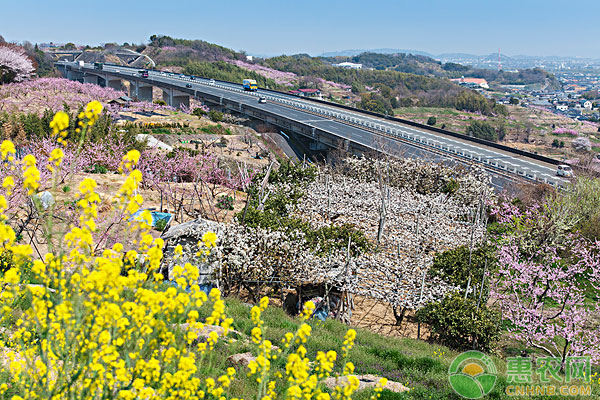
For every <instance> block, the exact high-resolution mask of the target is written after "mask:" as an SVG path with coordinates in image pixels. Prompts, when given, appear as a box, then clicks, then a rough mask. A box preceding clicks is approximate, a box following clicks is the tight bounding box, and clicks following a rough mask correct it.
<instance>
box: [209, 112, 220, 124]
mask: <svg viewBox="0 0 600 400" xmlns="http://www.w3.org/2000/svg"><path fill="white" fill-rule="evenodd" d="M208 117H209V118H210V120H211V121H213V122H221V121H223V113H222V112H220V111H216V110H210V111H209V112H208Z"/></svg>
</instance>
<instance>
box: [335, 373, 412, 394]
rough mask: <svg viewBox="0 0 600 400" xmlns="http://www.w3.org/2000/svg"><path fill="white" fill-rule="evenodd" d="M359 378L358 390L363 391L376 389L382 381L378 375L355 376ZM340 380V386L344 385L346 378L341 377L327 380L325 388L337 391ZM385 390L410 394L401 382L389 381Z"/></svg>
mask: <svg viewBox="0 0 600 400" xmlns="http://www.w3.org/2000/svg"><path fill="white" fill-rule="evenodd" d="M355 376H356V377H357V378H358V382H359V386H358V390H363V389H368V388H374V387H375V386H376V385H377V382H379V380H380V379H381V377H380V376H376V375H370V374H367V375H355ZM338 379H339V384H341V383H343V382H344V381H345V380H346V378H344V377H341V378H334V377H330V378H327V379H325V386H327V387H328V388H330V389H335V387H336V386H337V385H338ZM384 389H387V390H391V391H392V392H396V393H400V392H408V391H409V389H408V388H407V387H406V386H404V385H403V384H401V383H400V382H394V381H390V380H388V383H387V385H385V387H384Z"/></svg>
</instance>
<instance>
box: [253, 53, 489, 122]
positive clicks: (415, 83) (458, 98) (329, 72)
mask: <svg viewBox="0 0 600 400" xmlns="http://www.w3.org/2000/svg"><path fill="white" fill-rule="evenodd" d="M262 63H263V65H265V66H267V67H269V68H273V69H276V70H279V71H286V72H293V73H295V74H297V75H299V76H303V77H305V80H306V81H311V79H310V78H313V79H312V81H315V82H318V79H324V80H326V81H332V82H335V83H341V84H346V85H350V86H351V87H352V92H353V93H355V94H359V95H360V96H361V101H360V103H359V104H357V105H358V106H359V107H361V108H364V109H367V110H371V111H376V112H380V113H392V110H393V109H394V108H397V107H399V106H413V105H419V106H435V107H460V109H466V110H469V111H476V112H481V113H482V114H490V113H493V112H497V111H498V109H497V106H496V105H495V104H494V102H493V101H488V100H487V99H485V98H484V97H483V96H482V95H481V94H479V93H476V92H474V91H470V90H465V89H463V88H461V87H460V86H458V85H456V84H454V83H452V82H450V81H449V80H448V79H444V78H438V77H430V76H424V75H418V74H412V73H406V72H398V71H394V70H366V69H362V70H355V69H346V68H339V67H334V66H332V65H331V63H329V62H327V61H325V60H324V59H321V58H318V57H310V56H309V55H306V54H298V55H294V56H279V57H272V58H268V59H265V60H263V61H262Z"/></svg>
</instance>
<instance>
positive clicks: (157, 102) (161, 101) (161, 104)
mask: <svg viewBox="0 0 600 400" xmlns="http://www.w3.org/2000/svg"><path fill="white" fill-rule="evenodd" d="M153 103H154V104H158V105H159V106H166V105H167V102H166V101H164V100H154V101H153Z"/></svg>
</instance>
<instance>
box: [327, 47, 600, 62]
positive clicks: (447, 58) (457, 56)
mask: <svg viewBox="0 0 600 400" xmlns="http://www.w3.org/2000/svg"><path fill="white" fill-rule="evenodd" d="M366 52H369V53H380V54H395V53H406V54H416V55H422V56H427V57H431V58H434V59H436V60H439V61H442V62H456V61H458V60H462V61H468V60H470V61H472V62H475V63H477V62H497V61H498V53H491V54H488V55H476V54H469V53H442V54H437V55H435V54H431V53H428V52H425V51H420V50H407V49H390V48H384V49H349V50H341V51H330V52H326V53H323V54H320V55H319V57H336V56H342V57H352V56H356V55H358V54H361V53H366ZM500 61H501V62H502V63H504V62H510V61H515V62H516V63H523V62H536V63H544V62H547V63H557V62H559V63H560V62H568V63H586V62H593V63H597V62H600V58H591V57H566V56H529V55H522V54H519V55H515V56H507V55H505V54H500Z"/></svg>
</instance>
